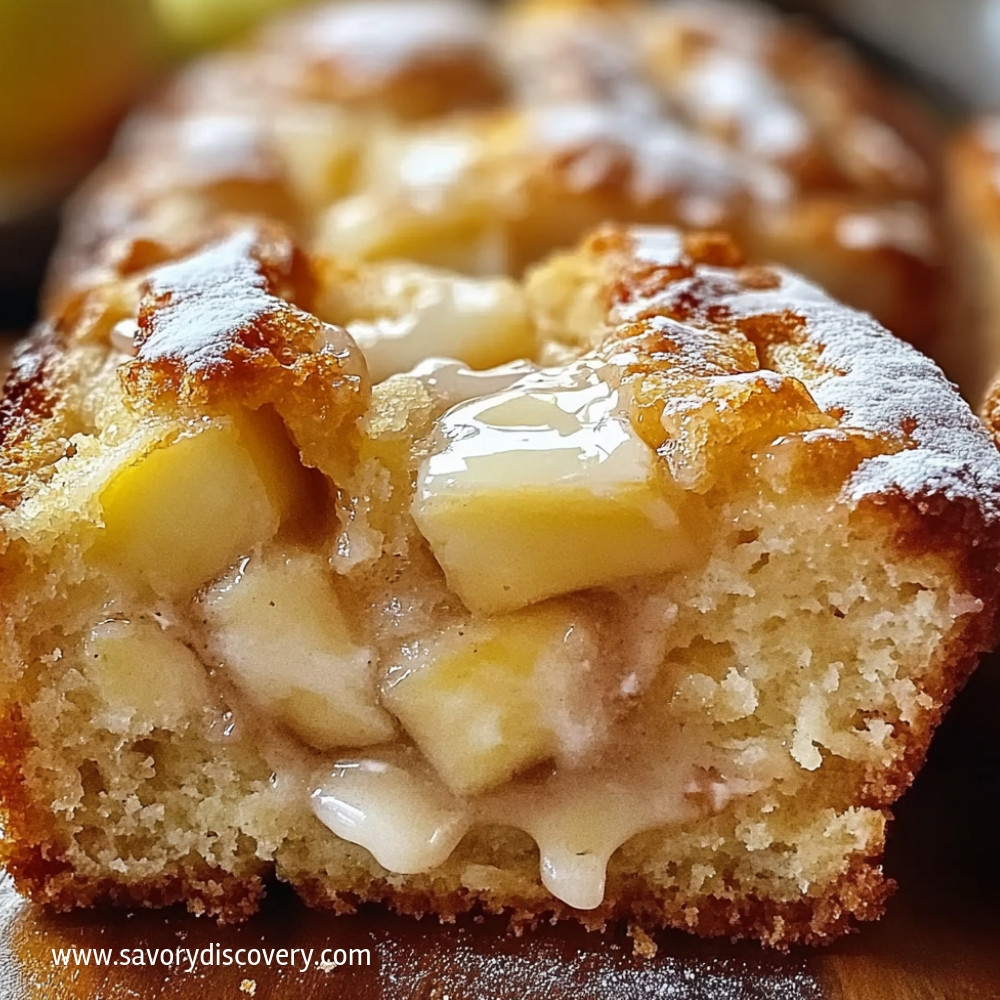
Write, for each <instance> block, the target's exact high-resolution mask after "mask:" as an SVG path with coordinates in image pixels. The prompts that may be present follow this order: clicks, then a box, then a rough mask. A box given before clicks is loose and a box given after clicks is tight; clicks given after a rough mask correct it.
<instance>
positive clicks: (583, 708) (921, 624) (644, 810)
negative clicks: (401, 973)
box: [0, 223, 1000, 946]
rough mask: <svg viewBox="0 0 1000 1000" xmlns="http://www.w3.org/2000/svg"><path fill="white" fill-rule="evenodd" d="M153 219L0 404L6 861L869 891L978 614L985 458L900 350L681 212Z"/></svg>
mask: <svg viewBox="0 0 1000 1000" xmlns="http://www.w3.org/2000/svg"><path fill="white" fill-rule="evenodd" d="M169 255H170V247H169V246H165V245H163V244H158V243H153V242H151V241H149V240H148V239H146V240H143V241H138V242H137V243H136V244H135V246H134V252H133V253H131V254H129V255H127V256H126V257H125V258H123V261H124V263H123V264H122V265H121V266H122V272H123V273H122V274H121V275H119V276H117V277H114V278H112V277H109V276H108V275H106V276H105V278H106V280H105V281H104V283H99V284H97V285H95V286H94V287H93V288H92V289H90V290H89V291H87V292H80V293H78V294H76V295H75V296H73V297H72V298H71V299H70V300H69V302H68V304H67V305H66V306H65V308H64V309H62V310H61V311H59V312H57V313H55V314H53V316H52V317H51V318H50V320H49V321H48V322H47V323H46V324H44V325H43V326H42V327H41V328H40V329H39V330H38V331H37V332H36V333H35V335H34V337H33V339H32V340H31V341H30V342H29V343H28V344H27V345H26V347H25V348H24V349H23V350H22V351H21V353H20V355H19V357H18V359H17V361H16V364H15V368H14V371H13V374H12V376H11V378H10V380H9V382H8V386H7V391H6V395H5V397H4V400H3V403H2V408H0V435H2V448H0V477H2V478H0V481H2V487H0V494H2V498H3V508H2V512H0V531H2V535H0V545H2V555H0V600H2V602H3V606H4V608H5V611H6V616H5V619H4V631H3V639H2V643H3V645H2V660H3V668H2V669H3V673H2V683H0V695H2V698H0V700H2V703H3V716H4V720H3V723H2V726H0V792H2V801H3V825H4V830H5V835H6V839H5V840H4V841H3V854H4V860H5V862H6V865H7V869H8V871H9V872H10V873H11V874H12V875H13V877H14V879H15V881H16V884H17V885H18V887H19V888H20V889H21V890H22V891H23V892H26V893H28V894H29V895H31V896H32V897H33V898H35V899H37V900H42V901H45V902H47V903H50V904H52V905H54V906H56V907H59V908H69V907H73V906H81V905H89V904H93V903H96V902H101V901H112V902H115V903H119V904H143V905H160V904H165V903H169V902H172V901H183V902H185V903H186V904H187V905H188V906H189V907H190V908H191V909H192V910H195V911H204V912H208V913H211V914H215V915H217V916H219V917H220V918H222V919H240V918H243V917H245V916H247V915H248V914H250V913H252V912H253V911H254V910H255V909H256V908H257V906H258V904H259V901H260V898H261V896H262V894H263V891H264V887H265V885H266V882H267V879H268V878H270V877H272V876H273V875H274V874H276V875H277V877H278V878H280V879H284V880H286V881H288V882H290V883H291V884H292V885H293V886H295V888H296V889H297V890H298V891H299V892H300V893H301V894H302V896H303V897H304V898H305V899H306V900H308V901H309V902H310V903H313V904H316V905H320V906H325V907H330V908H333V909H334V910H337V911H341V912H343V911H350V910H352V909H353V908H354V907H356V906H357V905H358V904H359V903H360V902H363V901H369V900H371V901H384V902H385V903H387V904H388V905H390V906H392V907H394V908H396V909H397V910H400V911H403V912H411V913H431V914H436V915H438V916H440V917H442V918H448V917H451V916H452V915H454V914H456V913H459V912H462V911H466V910H471V909H480V910H486V911H491V912H508V913H509V914H511V916H512V917H513V919H515V920H517V921H521V922H530V921H534V920H538V919H543V918H576V919H579V920H580V921H582V922H584V923H585V924H587V925H590V926H596V925H600V924H602V923H603V922H605V921H606V920H608V919H624V920H627V921H630V922H632V923H634V924H636V925H638V926H640V927H643V928H645V929H647V930H649V929H652V928H656V927H660V926H673V927H679V928H685V929H689V930H692V931H695V932H698V933H700V934H705V935H729V936H747V937H754V938H758V939H760V940H761V941H764V942H766V943H770V944H773V945H778V946H786V945H788V944H792V943H795V942H823V941H827V940H829V939H830V938H832V937H834V936H836V935H837V934H840V933H842V932H844V931H845V930H847V929H849V928H850V927H851V926H852V925H853V924H854V923H855V922H857V921H863V920H869V919H873V918H875V917H877V916H878V915H879V914H880V913H881V912H882V909H883V905H884V902H885V900H886V898H887V896H888V894H889V892H890V890H891V882H890V881H889V880H887V878H886V877H885V876H884V874H883V872H882V868H881V865H880V856H881V853H882V849H883V841H884V835H885V829H886V823H887V821H888V820H889V818H890V807H891V805H892V803H893V802H894V801H895V800H896V798H897V797H898V796H899V795H900V794H901V793H902V792H903V790H904V789H905V788H906V787H907V786H908V785H909V783H910V781H911V780H912V778H913V775H914V773H915V771H916V770H917V769H918V767H919V766H920V764H921V762H922V760H923V757H924V754H925V752H926V750H927V747H928V742H929V740H930V738H931V734H932V731H933V729H934V727H935V726H936V724H937V723H938V721H939V720H940V718H941V715H942V712H943V711H944V709H945V707H946V706H947V703H948V702H949V700H950V699H951V698H952V696H953V695H954V693H955V691H956V690H957V689H958V687H959V686H960V685H961V684H962V683H963V681H964V680H965V678H966V677H967V675H968V674H969V672H970V670H971V669H972V667H973V665H974V662H975V660H976V657H977V655H978V654H979V652H980V651H982V650H984V649H987V648H990V647H991V646H992V645H993V644H994V643H995V641H996V639H997V608H998V575H997V572H996V566H997V565H998V561H1000V505H998V497H1000V458H998V454H997V452H996V450H995V449H994V447H993V445H992V443H991V442H990V440H989V438H988V436H987V434H986V432H985V430H984V429H983V428H982V426H981V425H980V423H979V422H978V421H977V420H976V419H975V418H974V416H973V415H972V413H971V412H970V411H969V409H968V407H967V406H966V405H965V403H963V402H962V400H961V399H960V398H959V396H958V395H957V394H956V393H955V391H954V390H953V388H952V387H951V386H950V384H949V383H948V382H947V380H946V379H945V378H944V376H943V375H942V374H941V372H940V371H939V369H938V368H937V367H936V366H935V365H934V364H933V363H932V362H930V361H929V360H927V359H926V358H925V357H923V356H922V355H920V354H919V353H918V352H917V351H916V350H915V349H913V348H912V347H910V346H909V345H907V344H905V343H903V342H901V341H898V340H896V339H895V338H893V337H892V336H891V335H890V334H888V333H887V332H886V331H885V330H884V329H882V328H881V327H880V326H879V325H878V324H877V323H876V322H875V321H874V320H873V319H871V318H870V317H869V316H867V315H865V314H862V313H859V312H855V311H853V310H851V309H849V308H846V307H843V306H841V305H839V304H838V303H836V302H835V301H834V300H833V299H831V298H829V297H828V296H827V295H826V294H825V293H823V292H821V291H820V290H819V289H818V288H817V287H816V286H815V285H813V284H811V283H809V282H807V281H806V280H804V279H802V278H799V277H797V276H795V275H794V274H792V273H790V272H788V271H785V270H782V269H780V268H773V267H763V266H748V265H746V264H745V263H744V262H743V258H742V256H741V254H740V251H739V250H738V249H737V247H736V245H735V244H734V243H732V242H731V241H730V240H729V239H727V238H724V237H721V236H713V235H687V236H682V235H680V234H679V233H678V232H676V231H674V230H669V229H629V228H624V227H610V228H605V229H603V230H601V231H599V232H598V233H596V234H594V235H593V236H591V237H590V238H588V239H587V240H586V241H585V242H584V243H583V244H582V245H581V246H579V247H578V248H577V249H576V250H573V251H567V252H563V253H561V254H558V255H556V256H554V257H553V258H552V259H550V260H549V261H548V262H546V263H543V264H542V265H540V266H538V267H536V268H533V269H531V270H530V272H529V274H528V276H527V277H526V279H525V280H524V281H522V282H515V281H513V280H511V279H506V278H504V279H497V278H477V277H469V276H461V275H457V274H454V273H452V272H447V271H443V270H438V269H434V268H430V267H427V266H424V265H417V264H411V265H406V264H400V263H392V262H377V261H355V262H353V263H348V262H345V260H343V259H341V258H332V257H328V256H323V255H318V254H315V253H308V252H304V251H302V250H301V249H299V248H298V247H296V245H295V244H294V242H293V241H292V240H291V239H290V238H289V237H288V236H287V234H286V233H285V232H284V230H282V229H280V228H278V229H276V228H273V227H268V226H266V225H263V224H261V225H258V226H256V227H248V226H246V225H244V224H243V223H238V224H236V223H234V224H233V227H232V228H231V229H229V230H228V231H225V232H220V233H219V234H218V235H217V237H216V238H215V239H214V240H211V241H209V242H207V243H206V244H205V245H204V246H202V247H201V248H199V249H197V250H195V251H194V252H192V253H191V254H190V255H188V256H185V257H180V258H178V259H173V260H168V261H166V262H163V258H165V257H168V256H169ZM140 258H141V259H142V261H144V263H142V264H141V266H140ZM126 272H127V273H126ZM359 345H366V350H367V352H368V354H369V355H370V356H371V357H372V358H373V359H375V360H374V361H373V366H376V365H378V366H381V368H382V372H381V377H380V379H375V378H373V377H372V375H371V372H370V369H369V365H368V363H367V362H366V359H365V355H364V354H363V352H362V348H361V347H359ZM418 349H420V353H422V354H423V355H425V356H433V355H439V354H442V355H446V356H447V357H450V358H452V359H455V358H457V359H458V360H448V359H447V358H438V359H435V358H434V357H429V358H428V359H427V360H424V361H422V362H420V363H418V364H417V365H416V366H413V367H411V354H412V353H413V352H416V351H418ZM394 352H395V354H394ZM396 355H398V356H399V358H402V364H400V365H394V363H393V362H394V359H395V360H398V358H396ZM477 365H478V366H480V367H479V368H478V370H477V369H476V368H475V367H474V366H477ZM485 365H488V366H490V367H485V368H484V367H482V366H485ZM393 368H395V369H396V370H395V371H394V372H392V371H391V369H393Z"/></svg>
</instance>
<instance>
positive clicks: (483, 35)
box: [288, 0, 489, 76]
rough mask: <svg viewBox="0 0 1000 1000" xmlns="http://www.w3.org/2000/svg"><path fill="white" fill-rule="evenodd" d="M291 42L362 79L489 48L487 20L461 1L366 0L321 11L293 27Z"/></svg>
mask: <svg viewBox="0 0 1000 1000" xmlns="http://www.w3.org/2000/svg"><path fill="white" fill-rule="evenodd" d="M291 27H292V31H289V32H288V36H289V38H290V39H294V41H295V42H296V43H297V44H298V45H299V46H300V47H301V49H302V51H304V53H305V54H307V55H308V56H309V57H311V58H314V59H316V58H320V59H330V60H336V62H337V63H338V64H339V65H340V67H341V69H342V70H344V71H346V72H353V73H356V74H357V75H359V76H390V75H394V74H396V73H399V72H401V71H403V70H404V69H405V68H406V67H407V66H409V65H410V64H412V63H415V62H417V61H418V60H420V59H422V58H427V57H431V58H433V57H435V56H437V55H439V54H440V53H441V52H448V51H463V50H466V51H467V50H470V49H485V47H486V44H487V40H488V37H489V19H488V17H487V15H486V14H485V13H484V12H483V11H482V10H481V9H480V8H479V7H477V5H475V4H470V3H460V2H458V0H423V2H419V3H403V2H394V0H364V2H358V3H345V4H335V5H332V6H329V5H327V6H322V7H319V8H317V9H315V10H311V11H307V12H306V13H304V14H302V15H300V16H299V17H297V18H296V19H295V20H294V21H292V22H291Z"/></svg>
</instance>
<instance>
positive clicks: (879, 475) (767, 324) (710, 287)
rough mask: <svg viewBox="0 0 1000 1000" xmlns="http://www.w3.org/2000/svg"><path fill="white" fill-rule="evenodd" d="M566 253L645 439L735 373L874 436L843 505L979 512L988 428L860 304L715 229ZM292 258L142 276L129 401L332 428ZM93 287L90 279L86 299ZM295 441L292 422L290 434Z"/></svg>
mask: <svg viewBox="0 0 1000 1000" xmlns="http://www.w3.org/2000/svg"><path fill="white" fill-rule="evenodd" d="M580 253H581V254H582V256H583V257H584V259H587V258H589V259H590V260H591V265H589V266H592V267H593V268H594V269H595V273H597V275H598V276H599V278H600V280H599V281H598V283H597V286H596V287H597V288H598V289H599V295H600V296H601V297H602V303H601V311H602V313H603V315H605V316H606V320H605V323H606V325H605V326H604V327H603V328H599V329H597V330H596V331H594V332H593V333H592V334H591V336H592V338H593V341H594V350H595V351H596V352H597V353H598V354H599V355H600V356H604V357H607V358H616V359H619V360H621V359H622V358H623V357H624V358H625V362H624V363H626V364H627V366H628V371H629V372H630V374H629V378H630V379H631V380H633V381H634V382H635V383H636V398H637V399H638V400H639V402H640V404H642V401H643V400H650V401H652V403H653V404H655V405H657V406H658V407H659V408H660V409H659V410H658V411H657V418H656V420H655V421H654V422H653V425H655V428H656V430H655V431H654V432H652V433H653V434H654V436H655V435H658V436H659V437H658V438H657V439H656V440H652V439H650V432H649V431H648V430H647V431H645V432H643V422H642V419H641V418H640V419H638V420H637V424H638V426H639V429H640V432H643V433H644V436H646V437H647V439H648V441H649V443H650V444H651V445H652V446H653V447H661V446H662V444H663V435H664V428H667V427H668V426H669V422H668V420H667V417H666V416H665V415H664V412H665V411H664V406H666V409H667V410H669V408H670V406H671V403H670V399H671V398H672V397H677V398H681V399H690V398H692V397H694V398H697V399H699V400H702V401H705V400H709V401H710V400H713V399H714V400H715V405H717V406H723V405H724V406H726V407H734V406H735V407H737V408H738V407H739V406H741V405H742V402H740V401H741V400H743V399H744V396H745V393H744V391H743V388H744V386H745V385H746V384H747V383H746V379H747V378H748V377H749V376H753V377H755V378H757V379H758V380H761V379H763V380H764V382H767V384H768V387H767V394H768V395H769V396H770V397H772V398H770V400H769V403H768V405H769V406H770V407H772V408H773V409H775V410H777V411H779V412H780V411H785V412H786V413H791V412H799V411H802V412H805V411H809V412H813V413H815V414H816V415H817V419H816V420H814V421H813V422H812V423H811V424H810V425H809V427H808V428H807V430H809V431H810V433H813V434H814V435H818V436H820V437H821V436H823V435H829V434H833V435H841V436H845V435H851V434H862V435H869V436H871V437H872V438H873V439H874V440H877V441H878V442H880V443H879V444H878V445H877V446H876V447H874V448H870V449H868V454H867V455H866V457H865V460H864V461H863V462H861V464H860V465H859V466H858V468H857V470H856V471H855V473H854V474H853V476H852V477H851V479H850V482H849V485H848V487H847V492H848V495H849V498H850V500H851V501H852V503H858V502H861V501H863V500H865V499H867V498H872V497H885V496H889V495H900V496H902V497H905V498H907V499H908V500H911V501H913V500H919V501H921V502H926V501H927V500H928V499H929V498H931V497H936V498H937V501H936V502H952V501H957V500H962V501H966V502H972V503H973V504H974V505H975V506H976V507H977V508H978V509H979V511H980V515H981V517H982V519H983V521H984V522H985V523H993V522H994V521H996V520H997V517H998V514H1000V507H998V497H1000V457H998V455H997V451H996V449H995V448H994V446H993V444H992V443H991V441H990V440H989V437H988V435H987V433H986V431H985V430H984V428H983V427H982V425H981V424H980V423H979V421H978V420H977V419H976V418H975V417H974V415H973V414H972V413H971V411H970V410H969V408H968V406H967V405H966V404H965V402H964V401H963V400H962V399H961V397H960V396H959V395H958V393H957V392H956V391H955V389H954V387H953V386H952V385H951V384H950V383H949V382H948V381H947V379H946V378H945V377H944V375H943V374H942V373H941V371H940V369H938V368H937V366H936V365H935V364H934V363H933V362H932V361H930V360H928V359H927V358H926V357H924V356H923V355H921V354H920V353H919V352H917V351H916V350H914V349H913V348H912V347H910V346H909V345H907V344H905V343H903V342H901V341H899V340H897V339H895V338H894V337H892V336H891V335H889V334H888V333H887V332H886V331H885V330H884V329H882V328H881V327H880V326H879V325H878V323H877V322H876V321H874V320H873V319H872V318H871V317H869V316H866V315H864V314H862V313H859V312H857V311H855V310H851V309H848V308H846V307H844V306H842V305H841V304H839V303H837V302H836V301H835V300H833V299H831V298H830V297H829V296H828V295H827V294H826V293H824V292H823V291H821V290H820V289H819V288H817V287H816V286H815V285H813V284H810V283H809V282H807V281H805V280H803V279H802V278H800V277H798V276H796V275H794V274H792V273H791V272H788V271H785V270H784V269H781V268H776V267H768V268H765V267H760V266H747V265H746V264H745V263H744V258H743V255H742V253H741V251H740V250H739V248H738V247H737V246H736V244H735V243H733V242H732V241H731V240H730V239H729V238H728V237H724V236H721V235H713V234H689V235H686V236H683V235H681V234H680V233H678V232H677V231H674V230H668V229H643V228H633V229H625V228H614V227H612V228H607V229H605V230H604V231H602V232H600V233H598V234H597V235H595V236H593V237H591V238H590V239H589V240H588V241H587V242H585V244H584V245H583V248H582V250H581V251H580ZM309 265H310V261H309V259H308V257H307V256H306V255H303V254H302V252H301V251H300V250H298V249H297V248H296V247H295V246H294V244H292V243H291V242H290V241H289V240H288V238H287V237H285V236H282V235H280V234H278V233H275V232H274V231H259V230H257V231H255V230H252V229H243V230H239V229H238V230H236V231H234V232H233V233H231V234H230V235H228V236H226V237H224V238H221V239H220V240H219V241H217V242H215V243H213V244H210V245H209V246H207V247H205V248H204V249H203V250H201V251H199V252H197V253H196V254H194V255H192V256H191V257H188V258H185V259H182V260H180V261H178V262H176V263H171V264H166V265H161V266H159V267H155V268H153V269H152V270H151V271H149V272H148V275H147V276H146V277H145V278H143V279H142V281H141V296H140V298H139V301H138V310H137V315H138V323H137V324H136V325H135V333H134V352H133V353H134V357H129V356H128V355H124V356H121V357H120V363H119V364H118V376H119V380H120V383H121V385H122V387H123V390H124V393H125V399H126V402H127V404H128V405H129V406H130V407H131V408H133V409H138V410H139V411H142V410H144V409H151V410H153V411H155V410H157V409H159V408H166V409H167V410H168V411H170V410H173V411H179V412H181V413H186V414H189V415H198V414H200V413H212V412H218V411H220V410H221V411H225V410H227V409H233V408H235V407H239V406H247V407H249V408H253V409H255V408H258V407H259V406H261V405H264V404H265V403H272V404H274V405H276V406H277V407H278V408H279V410H283V409H286V408H289V407H293V408H294V409H295V410H296V411H297V412H299V413H309V414H313V416H314V421H313V423H314V434H315V438H316V440H317V441H320V440H322V439H323V438H324V437H326V438H330V437H335V436H336V433H337V432H336V428H337V427H340V426H345V427H346V426H348V425H349V424H350V423H351V422H352V421H354V420H356V418H357V417H358V416H359V415H360V414H361V413H363V412H364V409H365V407H366V405H367V400H368V393H369V391H370V383H369V379H368V376H367V369H366V367H365V363H364V359H363V357H362V355H361V352H360V351H359V350H358V349H357V347H356V345H355V344H354V342H353V341H352V340H351V338H350V337H349V336H348V335H347V333H346V332H345V331H343V330H342V329H340V328H339V327H333V326H330V325H329V324H326V323H323V322H321V321H320V320H318V319H317V318H316V317H315V316H313V315H312V314H311V313H309V312H308V311H307V310H308V307H309V306H310V305H311V302H312V296H313V294H314V292H313V289H314V284H315V281H316V280H317V278H316V277H315V276H314V275H313V274H312V273H310V267H309ZM320 271H321V269H320ZM105 294H106V289H104V288H101V287H99V288H98V289H96V290H94V292H92V293H91V295H90V298H95V297H96V298H101V297H102V296H104V295H105ZM93 315H94V313H93V310H92V309H90V308H88V296H86V295H85V296H83V299H82V300H77V301H74V302H73V303H72V304H71V306H69V307H68V308H67V310H66V311H65V312H64V314H63V315H62V317H60V318H59V319H58V320H57V322H56V323H55V324H54V325H49V326H46V327H43V328H42V329H41V331H40V332H38V333H37V334H36V336H35V339H34V340H33V341H32V342H31V343H30V345H29V347H28V348H27V349H26V350H25V351H22V352H21V355H20V356H19V358H18V359H17V360H16V362H15V365H14V369H13V371H12V374H11V376H10V378H9V380H8V386H7V392H6V396H5V399H4V404H3V410H2V413H0V436H2V438H3V440H4V443H5V454H4V465H5V467H6V468H5V471H6V472H7V474H8V475H12V476H13V478H14V479H15V480H17V485H16V487H15V486H14V485H13V484H12V483H11V482H8V485H7V488H6V490H5V492H6V493H7V494H8V495H9V496H10V495H14V494H16V493H18V492H20V490H21V489H23V488H24V486H25V485H26V482H27V481H28V480H30V479H31V478H32V477H33V476H34V475H35V474H37V473H38V472H39V471H40V464H41V463H43V462H44V461H49V460H51V457H52V456H51V454H50V450H51V448H50V447H46V446H51V445H52V442H53V440H54V439H55V438H58V437H61V435H60V434H57V433H55V432H54V428H53V425H54V424H58V415H59V413H60V409H61V407H65V406H66V391H67V389H66V387H67V385H68V383H69V381H71V380H72V371H71V369H72V366H73V365H74V364H79V360H80V359H79V357H76V358H75V359H74V354H75V353H77V352H78V351H79V350H80V348H81V346H82V345H84V344H91V343H92V344H93V345H94V346H95V347H97V348H98V349H99V350H100V351H101V353H102V354H105V355H107V354H110V355H111V356H112V357H114V353H115V352H114V348H113V346H112V342H113V341H114V339H115V336H116V334H115V333H114V332H112V329H111V328H110V327H109V326H108V325H107V324H105V325H104V326H103V328H102V329H103V331H104V332H103V334H102V333H101V332H100V329H101V328H100V325H99V324H98V325H97V326H96V327H95V323H94V320H93ZM536 321H537V322H538V323H539V325H540V327H541V331H542V335H543V336H544V335H545V327H546V324H547V323H551V324H553V325H558V317H555V318H552V317H546V315H545V314H544V311H543V312H542V313H541V314H540V315H538V316H537V317H536ZM95 330H97V332H95ZM95 338H96V341H97V342H96V343H94V340H95ZM629 358H631V359H632V360H631V361H630V360H629ZM720 387H722V388H720ZM720 392H721V393H722V395H721V396H720V395H718V393H720ZM664 400H666V404H664ZM661 411H662V412H661ZM683 419H684V420H689V419H690V415H685V416H684V417H683ZM748 419H751V418H748ZM293 422H294V421H293ZM790 426H791V425H790ZM768 429H769V430H774V427H773V426H771V425H769V427H768ZM779 433H780V432H779ZM312 436H313V435H311V434H305V433H304V434H301V435H300V434H296V437H297V438H301V440H300V445H301V444H304V443H305V441H306V440H308V439H309V438H310V437H312ZM772 436H775V435H772ZM311 464H319V465H321V466H322V464H323V463H322V461H315V460H314V461H313V462H311ZM18 470H19V471H18ZM675 471H676V470H675Z"/></svg>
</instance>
